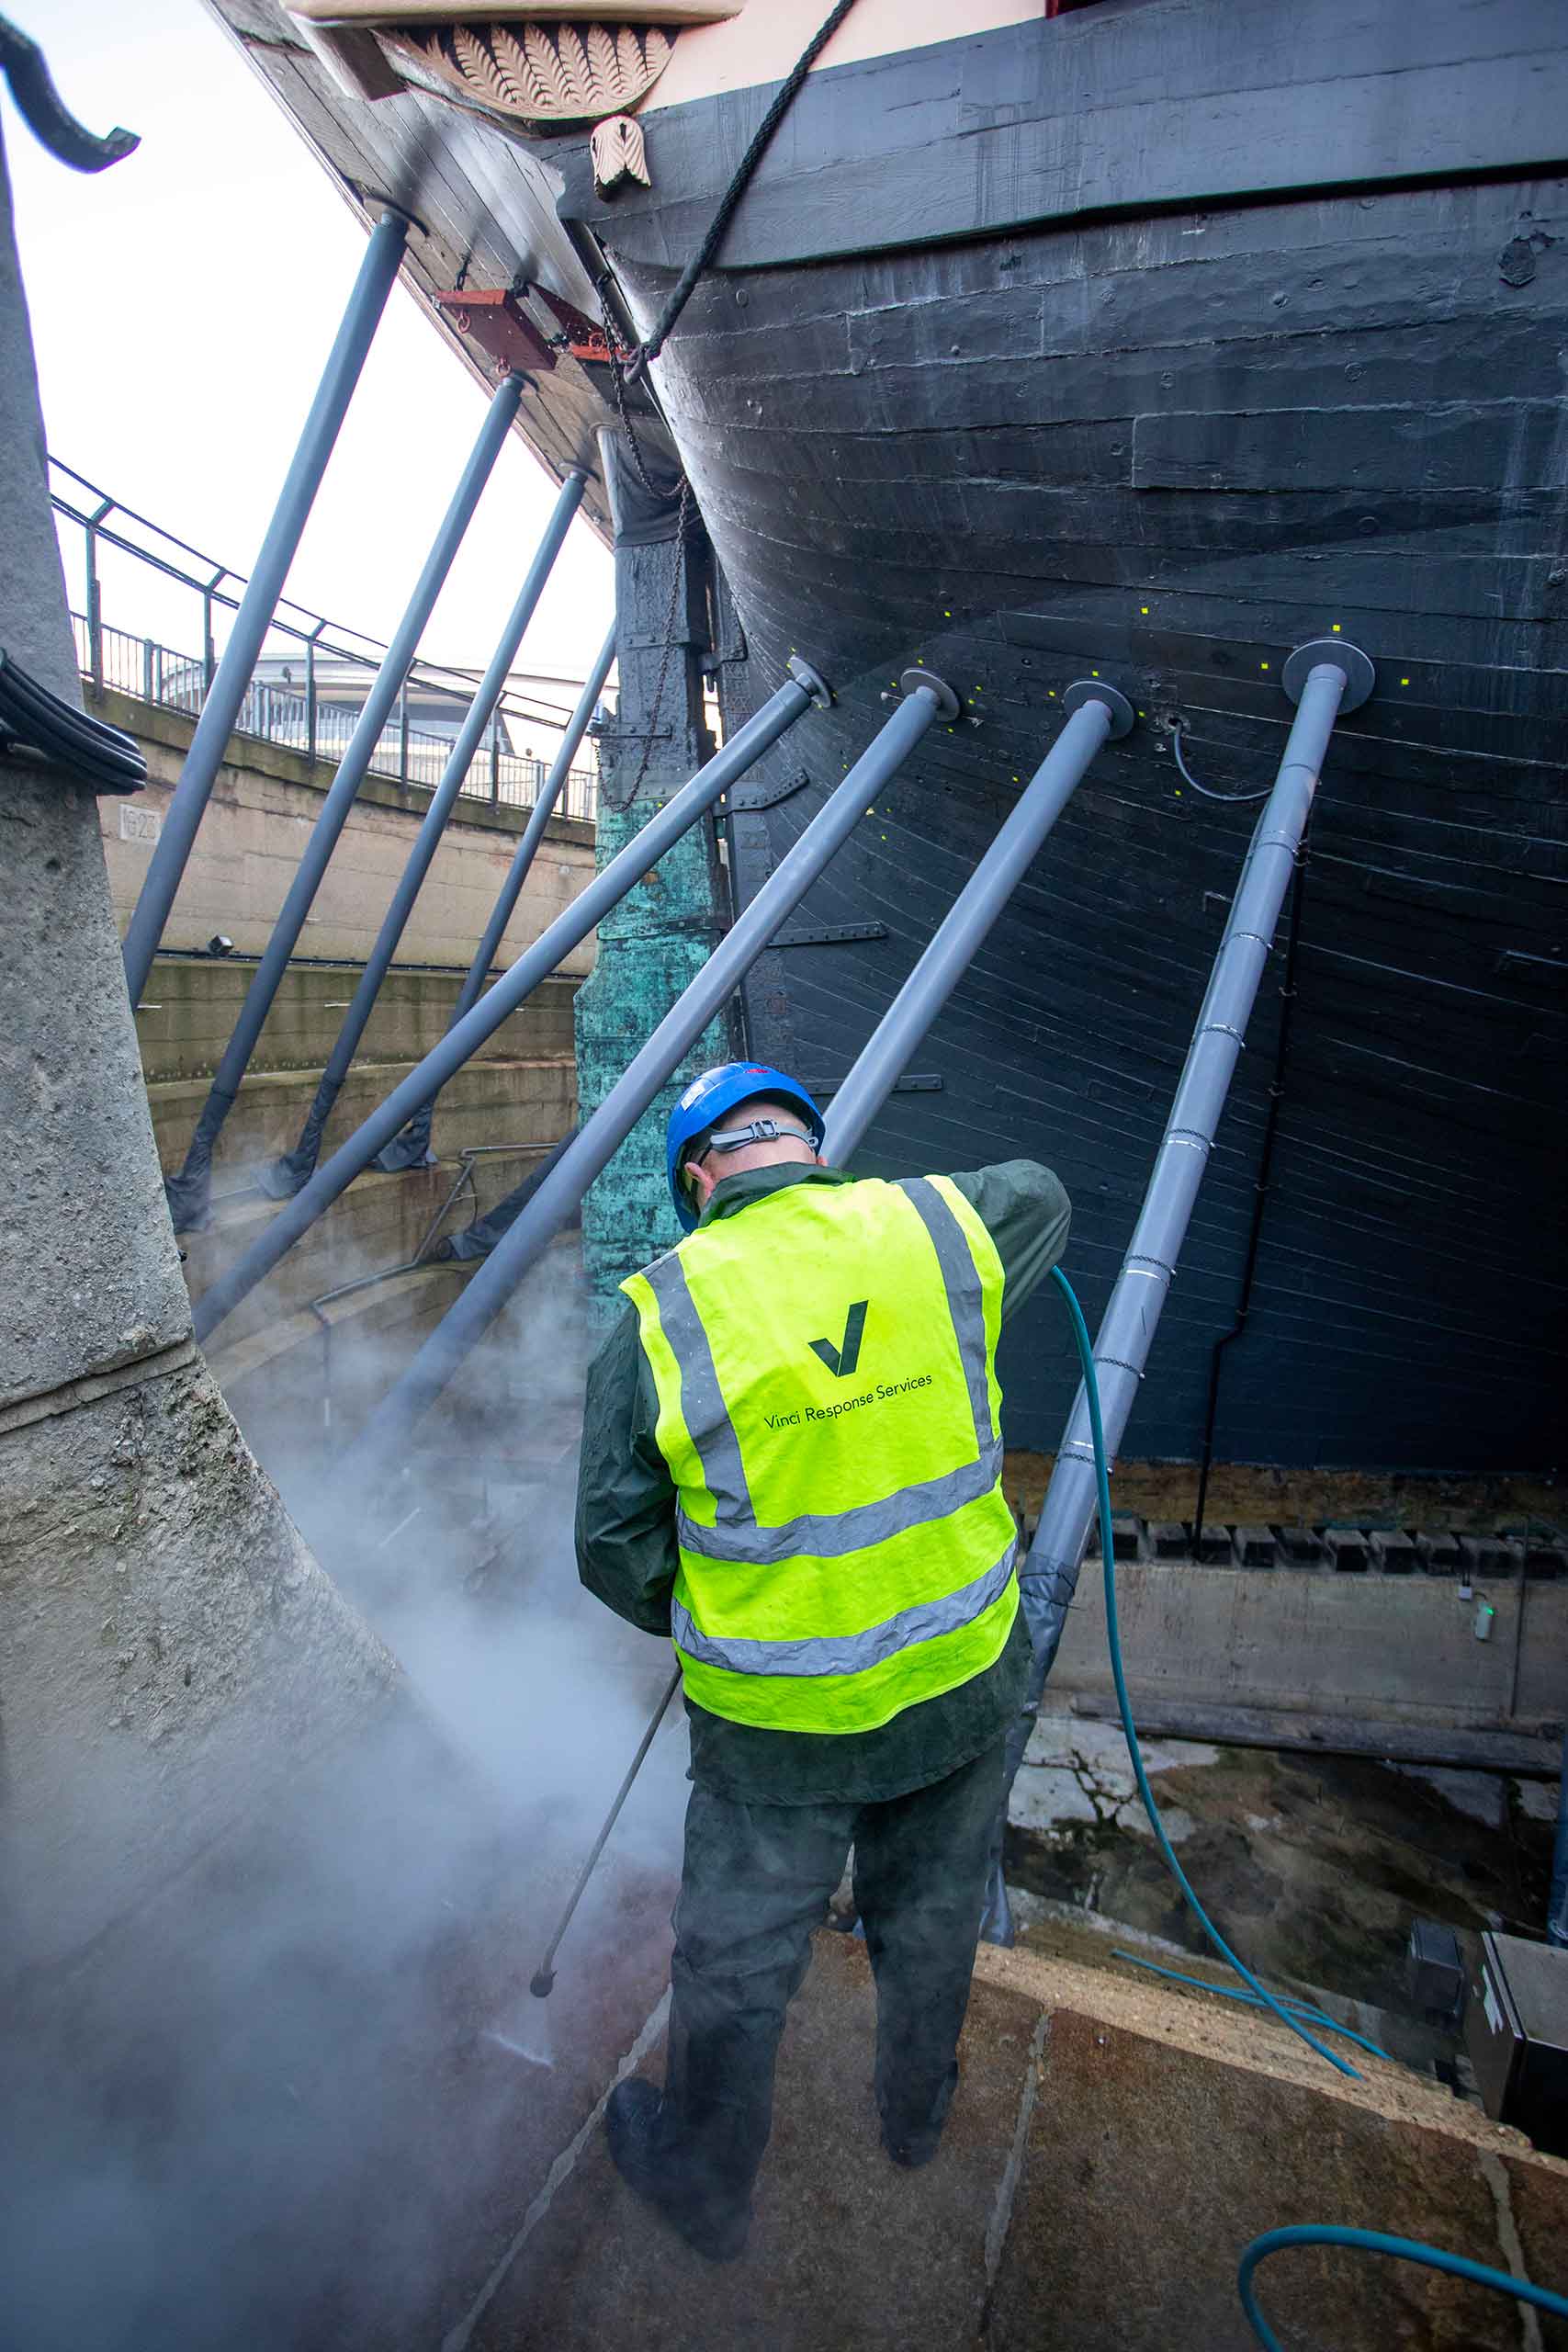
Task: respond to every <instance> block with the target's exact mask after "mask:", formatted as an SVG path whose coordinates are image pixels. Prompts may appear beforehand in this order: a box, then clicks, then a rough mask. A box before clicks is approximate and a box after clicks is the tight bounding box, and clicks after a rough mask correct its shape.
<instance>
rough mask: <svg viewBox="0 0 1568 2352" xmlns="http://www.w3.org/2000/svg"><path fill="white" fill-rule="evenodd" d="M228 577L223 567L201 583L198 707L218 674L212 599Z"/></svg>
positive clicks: (247, 681) (204, 704) (202, 702)
mask: <svg viewBox="0 0 1568 2352" xmlns="http://www.w3.org/2000/svg"><path fill="white" fill-rule="evenodd" d="M228 577H229V573H228V571H227V568H225V569H223V570H221V571H215V572H214V573H213V575H212V577H211V579H210V580H209V581H206V582H203V585H202V591H201V702H200V705H199V706H198V708H205V707H206V703H207V697H208V695H209V694H210V693H211V692H212V682H213V680H214V678H215V677H216V676H217V674H218V639H217V635H216V633H215V631H214V628H213V624H212V600H213V597H214V595H215V594H216V593H217V589H218V584H219V582H220V581H223V580H227V579H228ZM249 683H250V682H249V680H248V679H247V680H246V684H247V685H248V684H249ZM243 698H244V697H243V692H242V695H241V697H240V699H241V700H242V701H243ZM236 708H237V706H236ZM186 757H187V758H188V757H189V754H188V753H187V754H186Z"/></svg>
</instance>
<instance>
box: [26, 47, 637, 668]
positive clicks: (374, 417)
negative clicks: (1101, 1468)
mask: <svg viewBox="0 0 1568 2352" xmlns="http://www.w3.org/2000/svg"><path fill="white" fill-rule="evenodd" d="M6 14H7V15H9V16H10V17H12V18H13V20H14V21H15V22H17V24H19V25H20V27H21V28H22V30H23V31H24V32H27V33H30V34H31V36H32V37H33V39H34V40H38V41H39V43H40V44H41V46H42V47H43V50H44V52H45V54H46V56H47V57H48V60H49V63H50V68H51V73H52V74H53V76H54V81H55V85H56V87H57V88H58V90H59V91H60V94H61V96H62V98H63V100H64V101H65V103H66V105H67V106H68V107H70V108H71V109H72V111H73V113H74V114H75V115H76V116H77V118H78V119H80V120H81V121H83V122H85V124H86V126H87V128H88V129H89V130H95V131H98V132H102V131H105V130H108V129H109V128H110V127H111V126H112V125H114V124H116V123H119V124H123V125H124V127H125V128H126V129H127V130H133V131H137V132H139V133H140V134H141V146H140V148H139V149H138V150H137V152H136V153H134V154H133V155H130V156H129V157H128V158H127V159H126V160H125V161H124V162H123V163H120V164H115V165H114V166H112V167H111V168H110V169H109V170H107V171H106V172H103V173H101V174H98V175H85V174H77V173H74V172H70V171H67V170H66V169H65V167H64V165H63V164H58V163H56V162H55V161H54V160H53V158H52V157H51V156H50V155H48V154H46V153H45V152H44V150H43V149H42V148H41V147H39V145H38V144H37V142H36V141H34V139H33V137H32V134H31V133H30V132H29V131H28V129H27V127H26V125H25V124H24V123H23V122H22V120H21V119H20V117H19V116H18V115H17V113H16V111H15V109H14V108H12V107H10V105H9V103H8V100H7V99H6V97H5V96H3V95H0V117H3V129H4V134H5V142H6V157H7V161H8V164H9V167H10V172H11V178H12V187H13V195H14V201H15V206H16V213H17V241H18V244H19V246H20V251H21V260H22V274H23V278H24V280H25V283H26V286H27V292H28V304H29V307H30V311H31V315H32V329H33V340H34V345H35V347H36V351H37V358H38V369H39V389H40V391H41V395H42V401H43V413H44V421H45V427H46V430H47V433H48V435H49V444H50V448H51V452H52V453H53V455H54V456H55V457H57V458H62V459H63V461H64V462H65V463H66V464H67V465H69V466H72V467H73V468H74V469H76V470H77V472H79V473H82V474H85V475H86V476H87V477H88V478H89V479H90V480H91V481H94V482H96V483H97V484H98V485H99V486H100V487H101V488H102V489H103V490H104V491H105V492H107V494H108V495H110V496H112V497H114V498H117V499H119V500H121V501H122V502H124V503H126V504H127V505H129V506H132V507H135V508H136V509H138V510H139V511H140V512H141V514H143V515H147V516H149V517H150V518H151V519H152V521H154V522H156V523H158V524H161V525H162V526H164V528H166V529H168V530H171V531H173V532H175V533H176V534H177V535H178V536H179V537H181V538H183V539H186V540H189V541H190V542H192V543H193V544H194V545H195V546H196V547H197V548H201V549H203V550H204V551H205V552H208V553H210V554H211V555H212V557H213V558H214V559H215V561H216V562H219V563H227V564H229V565H231V566H232V567H233V568H234V569H235V570H236V571H249V569H250V566H251V563H252V561H253V560H254V556H255V552H256V549H257V548H259V547H260V545H261V541H262V537H263V535H264V533H265V529H266V526H267V522H268V520H269V518H270V515H271V512H272V505H273V501H274V499H275V498H276V492H277V489H278V486H279V484H280V483H281V481H282V480H283V478H284V475H285V473H286V472H287V470H288V462H289V459H290V458H291V457H292V455H293V451H294V446H295V442H296V440H297V438H298V435H299V427H300V425H301V424H302V423H303V421H304V417H305V413H306V411H307V409H308V408H309V406H310V401H311V398H312V397H313V395H314V392H315V389H316V385H317V382H318V380H319V378H320V374H321V366H322V363H323V362H324V360H325V358H326V355H327V352H328V349H329V348H330V346H331V344H332V340H333V335H334V334H335V333H336V331H337V327H338V324H339V322H340V320H341V317H342V313H343V307H344V301H345V300H346V299H347V295H348V291H349V288H350V287H351V286H352V284H353V282H354V277H355V272H356V271H357V269H358V266H359V263H360V260H361V257H362V255H363V253H364V245H365V236H364V232H363V230H362V229H361V227H360V225H359V223H358V221H357V220H356V219H355V216H354V214H353V213H352V212H351V211H350V210H349V209H348V206H347V204H346V202H345V201H344V198H342V197H340V196H339V194H338V193H337V190H336V188H335V187H334V186H333V182H332V180H331V179H330V177H329V175H328V174H327V172H326V170H325V168H324V167H323V166H322V165H321V164H320V163H319V162H318V161H317V159H316V157H315V156H314V154H313V153H311V151H310V149H309V148H308V147H307V146H306V144H305V142H304V141H303V140H302V139H301V137H300V136H299V133H298V132H297V131H296V130H295V129H294V128H293V125H292V124H291V123H290V122H289V120H288V117H287V116H286V115H285V114H284V112H283V110H282V108H281V107H279V106H278V105H277V103H276V100H275V99H274V98H273V96H272V95H271V93H270V92H269V91H268V89H267V88H266V87H265V85H264V84H263V83H262V82H261V81H260V79H259V78H258V77H257V75H256V74H254V71H253V69H252V68H251V67H250V65H249V64H248V63H247V62H246V61H245V59H244V58H243V56H242V55H241V53H240V52H239V51H238V50H237V49H236V48H235V47H234V45H233V44H232V42H231V40H230V39H229V37H228V35H227V34H225V33H224V32H222V31H221V30H220V28H219V27H218V25H217V24H216V23H215V22H214V20H213V19H212V18H211V17H209V15H208V13H207V11H206V9H205V8H204V7H203V6H201V0H48V5H47V6H46V5H45V0H6ZM3 91H4V85H3V83H0V93H3ZM485 401H486V396H485V393H484V391H483V390H482V389H481V388H480V387H479V384H477V383H476V382H475V381H474V380H473V379H472V378H470V377H469V375H468V372H467V370H466V369H465V368H463V366H462V365H461V363H460V362H459V361H458V360H457V357H456V356H454V355H453V354H452V353H451V352H450V351H448V350H447V349H446V346H445V345H444V344H443V343H442V342H441V341H440V340H439V338H438V337H437V335H436V334H435V333H434V329H433V328H432V327H430V326H429V325H428V324H427V323H426V322H425V320H424V317H423V314H422V312H421V311H419V310H418V309H417V307H416V306H415V303H414V301H413V300H412V297H411V296H410V295H408V294H407V293H405V292H404V290H403V289H402V288H401V287H398V288H394V290H393V293H392V296H391V299H390V300H389V303H388V306H387V310H386V311H385V313H384V315H383V318H382V322H381V325H380V328H379V330H378V334H377V337H376V341H375V343H374V345H372V348H371V352H370V356H369V358H368V360H367V364H366V368H365V371H364V374H363V375H362V377H361V378H360V381H359V387H358V390H356V392H355V397H354V401H353V403H352V405H351V407H350V409H349V412H348V415H347V418H346V420H345V423H344V429H343V433H342V435H341V436H340V439H339V442H338V446H337V448H336V450H335V452H334V454H333V461H332V464H331V466H330V467H329V469H328V471H327V475H326V479H325V481H323V483H322V486H321V492H320V493H319V494H318V497H317V500H316V504H315V508H314V511H313V513H312V515H311V517H310V523H309V525H308V526H307V528H306V531H305V536H304V537H303V539H302V541H301V543H300V547H299V554H298V555H297V557H296V559H295V562H294V567H293V570H292V571H291V572H290V574H289V578H288V594H289V595H290V596H293V597H297V598H298V599H299V601H300V602H301V603H303V604H306V605H310V606H312V607H313V608H314V609H315V610H317V611H319V612H324V613H326V614H327V615H329V616H331V617H332V618H333V620H334V621H338V622H341V623H343V624H344V625H345V626H348V627H353V628H358V629H360V630H363V631H366V632H368V633H369V634H370V635H372V636H374V637H377V638H382V639H385V638H386V637H388V636H389V634H390V633H391V631H392V629H393V628H394V627H395V626H396V624H397V621H398V619H399V616H400V613H401V610H402V606H403V603H404V600H405V598H406V596H407V594H408V592H409V590H410V589H411V588H412V584H413V582H414V579H415V577H416V575H417V573H418V571H419V569H420V566H421V564H422V562H423V559H424V556H425V553H426V551H427V549H428V548H429V545H430V542H431V540H432V539H433V538H434V534H435V530H436V526H437V525H438V524H439V522H440V519H441V515H442V514H443V513H444V511H445V509H446V503H447V501H448V499H449V498H450V496H451V492H452V489H453V485H454V484H455V482H456V481H457V475H458V473H459V472H460V470H461V468H462V465H463V462H464V460H465V458H466V457H467V455H468V450H469V448H470V447H471V446H472V443H473V440H474V438H475V435H477V434H478V432H479V424H480V422H481V419H482V417H483V413H484V409H485ZM555 496H556V485H555V483H554V482H553V481H551V480H550V478H549V477H548V476H547V474H546V473H545V471H544V469H542V468H541V467H540V465H539V464H538V462H537V460H536V458H535V457H534V456H533V453H532V452H531V451H530V449H529V448H528V447H527V445H526V443H525V442H524V441H522V440H521V439H520V438H518V437H517V436H516V435H513V436H512V437H511V439H510V440H509V442H508V445H507V447H506V448H505V449H504V450H503V452H502V457H501V459H500V461H499V462H498V464H497V467H496V469H495V471H494V473H493V474H492V475H491V481H490V485H489V487H488V489H487V491H486V493H485V498H484V501H483V503H482V504H481V506H480V508H479V514H478V515H476V517H475V519H474V522H473V524H472V525H471V526H470V527H469V531H468V538H467V540H466V541H465V544H464V547H463V549H462V552H461V554H460V555H459V557H458V559H457V563H456V565H455V566H454V568H453V571H452V575H451V578H450V580H449V581H448V583H447V586H446V591H445V593H444V594H443V595H442V598H441V601H440V603H439V605H437V606H436V609H435V612H434V616H433V618H432V620H431V623H430V626H429V628H427V629H426V631H425V635H424V639H423V645H422V647H421V651H422V654H423V656H424V657H425V658H427V659H430V660H434V661H437V662H451V663H455V664H459V665H461V666H464V667H467V668H469V669H474V668H478V667H480V666H481V665H482V664H483V663H484V662H486V661H488V659H489V657H490V654H491V650H492V649H493V646H494V641H495V639H496V637H497V635H498V634H499V631H500V628H501V626H502V621H503V620H504V618H505V616H506V613H507V610H508V608H509V606H510V605H511V603H512V600H513V596H514V595H515V594H516V591H517V588H518V585H519V584H520V582H521V580H522V577H523V573H524V571H525V568H526V565H527V563H528V560H529V559H530V557H531V555H532V553H533V549H534V547H535V544H536V540H537V538H538V536H539V533H540V531H541V530H542V528H543V526H544V522H545V519H546V516H547V514H548V512H549V509H550V507H551V505H552V504H553V503H554V500H555ZM79 542H80V533H79V532H75V531H73V532H71V533H70V534H69V535H68V538H67V541H66V547H67V585H68V587H69V589H70V591H71V600H72V603H73V605H75V606H76V608H77V609H78V610H80V609H81V589H80V576H81V573H80V561H79ZM102 577H103V583H104V619H105V621H106V623H107V624H108V625H109V626H110V627H113V628H126V629H129V630H130V631H131V632H132V633H133V634H136V635H139V636H142V635H145V636H152V637H156V638H158V639H160V640H161V641H163V642H164V643H168V644H171V645H173V646H175V648H176V649H179V650H187V649H188V650H191V651H193V652H194V651H196V650H197V649H198V647H199V644H200V621H199V606H198V605H197V602H196V600H195V598H194V597H193V596H192V595H191V594H189V593H188V592H186V591H185V590H183V589H178V590H176V589H173V588H171V587H168V586H166V585H165V584H164V583H161V582H157V581H156V579H155V578H154V577H153V575H152V574H150V573H148V572H147V571H146V570H145V568H144V567H142V566H141V565H131V564H130V563H129V562H127V561H125V560H119V561H118V563H117V562H116V560H115V559H114V558H113V556H112V554H111V555H110V556H109V557H107V559H106V560H105V562H104V564H103V566H102ZM613 599H614V580H613V568H612V564H611V560H610V557H609V555H608V553H607V551H606V550H605V549H604V547H603V546H602V545H601V543H600V542H599V540H598V539H597V538H596V537H594V536H593V534H592V532H591V531H590V530H589V529H588V527H587V526H586V525H585V524H583V523H581V522H580V523H577V524H574V526H572V530H571V534H570V538H569V540H568V542H567V546H566V548H564V549H563V551H562V554H561V556H560V559H559V560H558V563H557V566H556V570H555V572H554V575H553V577H552V579H551V581H550V583H549V586H548V588H547V591H546V593H545V596H544V598H543V600H542V602H541V605H540V608H539V611H538V613H537V614H536V616H535V620H534V623H533V626H532V628H530V630H529V632H528V636H527V638H526V639H525V644H524V648H523V650H522V653H521V655H520V657H519V667H521V668H525V669H527V670H532V671H540V672H545V673H551V674H556V675H565V676H570V675H575V676H577V677H579V678H581V676H582V674H583V671H584V669H585V667H586V666H587V665H588V663H589V662H591V661H592V656H593V654H594V652H595V651H596V650H597V648H598V646H599V644H600V642H601V640H602V639H603V638H604V632H605V630H606V628H608V626H609V623H610V617H611V610H612V604H613ZM267 650H269V651H271V650H275V648H274V647H273V646H271V645H269V647H268V649H267ZM276 650H282V648H281V647H278V648H276Z"/></svg>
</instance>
